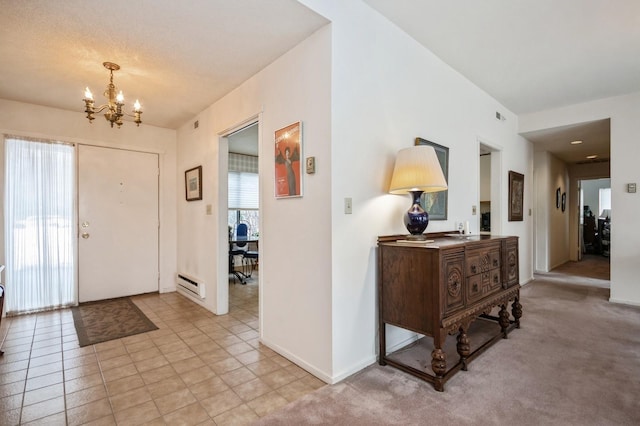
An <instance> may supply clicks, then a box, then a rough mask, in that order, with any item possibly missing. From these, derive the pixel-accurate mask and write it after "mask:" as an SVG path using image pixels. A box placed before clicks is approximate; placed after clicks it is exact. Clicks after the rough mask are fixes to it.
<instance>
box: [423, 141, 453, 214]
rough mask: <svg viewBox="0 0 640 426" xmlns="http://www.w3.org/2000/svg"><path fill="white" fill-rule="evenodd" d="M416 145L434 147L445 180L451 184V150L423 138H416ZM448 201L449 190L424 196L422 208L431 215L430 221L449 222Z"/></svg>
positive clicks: (428, 193)
mask: <svg viewBox="0 0 640 426" xmlns="http://www.w3.org/2000/svg"><path fill="white" fill-rule="evenodd" d="M415 144H416V145H428V146H432V147H433V149H434V150H435V151H436V156H437V157H438V161H439V162H440V167H442V173H444V178H445V180H446V181H447V182H449V148H447V147H446V146H442V145H438V144H437V143H435V142H431V141H428V140H426V139H422V138H416V143H415ZM448 199H449V190H446V191H440V192H427V193H424V194H422V200H421V203H422V208H424V209H425V211H426V212H427V213H429V220H447V205H448Z"/></svg>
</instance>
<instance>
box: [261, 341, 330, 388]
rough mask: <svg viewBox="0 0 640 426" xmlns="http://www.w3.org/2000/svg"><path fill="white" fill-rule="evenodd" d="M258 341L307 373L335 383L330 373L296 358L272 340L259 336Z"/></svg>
mask: <svg viewBox="0 0 640 426" xmlns="http://www.w3.org/2000/svg"><path fill="white" fill-rule="evenodd" d="M260 343H262V344H263V345H265V346H266V347H268V348H269V349H271V350H272V351H274V352H277V353H278V354H280V355H282V356H283V357H285V358H287V359H288V360H289V361H291V362H293V363H294V364H296V365H297V366H298V367H300V368H302V369H303V370H306V371H308V372H309V373H311V374H313V375H314V376H316V377H317V378H318V379H320V380H322V381H323V382H325V383H329V384H334V383H335V382H334V381H333V379H332V377H331V375H329V374H327V373H325V372H324V371H321V370H319V369H317V368H316V367H314V366H313V365H311V364H309V363H307V362H306V361H304V360H303V359H300V358H298V357H297V356H295V355H294V354H292V353H291V352H289V351H287V350H286V349H284V348H282V347H280V346H279V345H277V344H275V343H273V342H270V341H269V340H267V339H264V338H263V337H260Z"/></svg>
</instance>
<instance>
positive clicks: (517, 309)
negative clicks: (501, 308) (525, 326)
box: [511, 297, 522, 328]
mask: <svg viewBox="0 0 640 426" xmlns="http://www.w3.org/2000/svg"><path fill="white" fill-rule="evenodd" d="M511 313H512V314H513V318H514V319H515V320H516V328H520V318H522V305H521V304H520V300H519V298H517V297H516V298H515V300H514V301H513V304H512V305H511Z"/></svg>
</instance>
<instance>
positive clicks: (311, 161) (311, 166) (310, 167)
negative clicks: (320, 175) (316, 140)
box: [307, 157, 316, 175]
mask: <svg viewBox="0 0 640 426" xmlns="http://www.w3.org/2000/svg"><path fill="white" fill-rule="evenodd" d="M315 172H316V157H307V174H309V175H311V174H313V173H315Z"/></svg>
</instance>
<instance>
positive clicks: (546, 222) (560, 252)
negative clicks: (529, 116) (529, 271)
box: [533, 152, 580, 272]
mask: <svg viewBox="0 0 640 426" xmlns="http://www.w3.org/2000/svg"><path fill="white" fill-rule="evenodd" d="M534 169H535V174H536V177H535V181H534V183H533V184H534V186H535V188H536V194H535V196H536V201H535V205H536V225H535V238H536V258H535V259H536V261H535V262H536V271H538V272H549V271H550V270H552V269H553V268H556V267H558V266H560V265H562V264H563V263H566V262H567V261H569V257H570V256H569V224H570V218H571V214H572V213H571V212H572V211H575V209H573V210H572V209H571V206H572V205H574V204H575V203H579V201H580V200H579V199H576V197H575V196H574V195H572V192H571V190H570V187H569V172H568V169H567V166H566V164H565V163H564V162H563V161H561V160H559V159H558V158H557V157H555V156H553V155H551V154H550V153H548V152H536V153H535V162H534ZM558 189H560V199H559V202H560V205H559V207H558V205H557V204H556V194H557V191H558ZM562 194H565V198H566V202H565V211H562Z"/></svg>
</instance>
